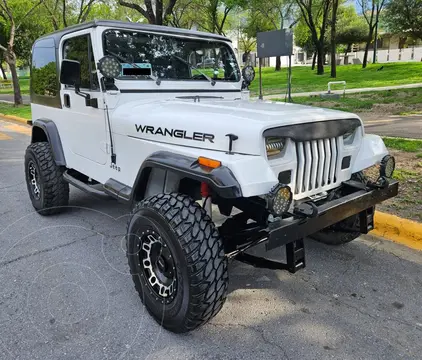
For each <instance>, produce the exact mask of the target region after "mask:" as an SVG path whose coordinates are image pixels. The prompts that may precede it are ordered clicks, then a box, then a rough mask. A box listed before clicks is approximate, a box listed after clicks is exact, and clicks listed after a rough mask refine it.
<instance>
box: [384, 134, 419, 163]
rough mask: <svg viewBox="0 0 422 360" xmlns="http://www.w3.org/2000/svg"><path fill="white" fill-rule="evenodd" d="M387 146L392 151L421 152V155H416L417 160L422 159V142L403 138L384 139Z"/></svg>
mask: <svg viewBox="0 0 422 360" xmlns="http://www.w3.org/2000/svg"><path fill="white" fill-rule="evenodd" d="M383 140H384V143H385V146H387V147H388V148H390V149H395V150H401V151H406V152H419V151H421V153H419V154H417V155H416V158H418V159H419V158H420V157H422V140H409V139H402V138H391V137H384V138H383Z"/></svg>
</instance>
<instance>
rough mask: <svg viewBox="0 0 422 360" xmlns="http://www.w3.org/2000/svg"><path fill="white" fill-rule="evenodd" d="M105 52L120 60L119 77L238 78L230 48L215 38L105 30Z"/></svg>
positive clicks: (230, 79) (221, 79)
mask: <svg viewBox="0 0 422 360" xmlns="http://www.w3.org/2000/svg"><path fill="white" fill-rule="evenodd" d="M104 55H113V56H115V57H117V58H118V60H119V61H120V62H121V63H122V72H121V75H120V77H119V79H150V78H151V75H152V76H155V77H157V78H159V79H164V80H165V79H168V80H202V81H204V80H205V81H207V78H208V80H209V78H211V79H213V80H215V81H235V82H237V81H240V71H239V67H238V64H237V61H236V58H235V56H234V54H233V51H232V49H231V48H230V47H229V46H228V45H227V44H225V43H223V42H219V41H215V40H206V39H199V40H198V39H189V38H181V37H174V36H170V35H160V34H148V33H142V32H137V31H130V30H106V31H105V32H104Z"/></svg>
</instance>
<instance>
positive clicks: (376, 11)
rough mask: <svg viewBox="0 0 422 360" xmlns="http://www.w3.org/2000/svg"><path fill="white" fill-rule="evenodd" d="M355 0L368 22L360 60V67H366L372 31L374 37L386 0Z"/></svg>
mask: <svg viewBox="0 0 422 360" xmlns="http://www.w3.org/2000/svg"><path fill="white" fill-rule="evenodd" d="M356 2H357V3H358V4H359V6H360V8H361V10H362V15H363V17H364V18H365V21H366V23H367V24H368V36H367V38H366V45H365V53H364V55H363V62H362V68H366V65H367V64H368V52H369V47H370V46H371V43H372V40H373V38H374V33H375V37H376V32H377V29H378V22H379V16H380V13H381V11H382V10H383V8H384V5H386V3H387V0H357V1H356ZM374 58H375V53H374Z"/></svg>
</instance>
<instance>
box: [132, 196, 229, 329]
mask: <svg viewBox="0 0 422 360" xmlns="http://www.w3.org/2000/svg"><path fill="white" fill-rule="evenodd" d="M146 231H152V232H155V233H157V234H159V235H160V239H161V241H162V242H163V243H164V244H166V246H167V247H168V249H169V250H170V252H171V254H172V255H173V261H174V266H175V273H176V275H175V277H176V280H177V281H176V286H175V288H176V291H175V295H174V298H173V299H172V300H171V302H170V303H166V302H167V301H169V300H168V299H163V298H160V297H157V295H156V294H154V292H152V291H151V288H150V284H149V283H147V281H148V280H147V276H146V275H145V269H144V266H143V263H142V261H140V255H139V254H140V251H142V240H141V239H142V238H141V236H142V234H144V233H145V232H146ZM139 249H141V250H139ZM127 257H128V262H129V267H130V271H131V274H132V278H133V281H134V283H135V289H136V290H137V292H138V293H139V296H140V298H141V300H142V302H143V303H144V305H145V307H146V309H147V310H148V312H149V313H150V314H151V315H152V317H153V318H154V319H155V320H156V321H157V322H158V323H159V324H160V325H162V326H163V327H164V328H166V329H167V330H170V331H172V332H176V333H184V332H188V331H191V330H193V329H195V328H197V327H198V326H200V325H202V324H204V323H206V322H207V321H209V320H210V319H211V318H213V317H214V316H215V315H216V314H217V313H218V312H219V311H220V310H221V308H222V306H223V304H224V302H225V300H226V297H227V288H228V273H227V259H226V257H225V254H224V249H223V241H222V238H221V237H220V235H219V233H218V231H217V229H216V227H215V225H214V223H213V222H212V220H211V218H210V217H209V216H208V215H207V214H206V212H205V210H204V209H203V208H201V207H200V206H199V205H198V204H197V203H196V202H195V201H194V200H193V199H192V198H190V197H189V196H187V195H184V194H179V193H171V194H158V195H155V196H152V197H150V198H148V199H145V200H143V201H141V202H139V203H138V204H137V205H136V206H135V207H134V209H133V212H132V216H131V218H130V219H129V222H128V228H127Z"/></svg>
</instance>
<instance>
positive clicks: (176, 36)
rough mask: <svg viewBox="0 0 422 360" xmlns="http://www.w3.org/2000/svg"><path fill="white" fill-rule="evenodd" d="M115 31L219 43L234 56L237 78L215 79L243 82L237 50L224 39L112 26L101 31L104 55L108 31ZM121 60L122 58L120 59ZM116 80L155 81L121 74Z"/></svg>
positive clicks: (231, 82)
mask: <svg viewBox="0 0 422 360" xmlns="http://www.w3.org/2000/svg"><path fill="white" fill-rule="evenodd" d="M110 30H111V31H113V30H117V31H123V32H124V31H127V32H136V33H141V34H146V35H157V36H165V37H168V38H178V39H187V40H198V41H203V42H204V43H208V44H217V45H218V46H220V47H225V48H226V49H227V51H228V53H229V55H230V56H231V57H232V59H233V60H234V61H235V63H236V67H237V80H227V79H221V78H220V79H218V78H216V79H214V80H215V81H216V82H217V83H222V84H239V83H241V82H242V71H241V67H240V64H239V62H238V60H237V58H236V54H235V51H234V50H233V48H232V46H231V45H230V42H229V41H224V40H219V39H213V38H205V37H201V36H195V35H192V36H190V35H178V34H168V33H165V32H159V31H145V30H137V29H136V30H135V29H129V28H127V29H126V28H120V27H110V28H106V29H104V30H103V31H102V32H101V52H102V55H103V56H105V55H107V50H106V47H105V46H106V44H105V42H106V33H107V32H108V31H110ZM119 61H120V60H119ZM159 79H160V81H162V82H173V81H174V82H181V81H189V82H194V83H209V81H208V80H207V79H205V78H204V79H192V78H191V79H188V78H186V79H182V78H170V79H169V78H165V77H163V78H161V77H160V78H159ZM116 80H118V81H154V80H153V79H152V78H151V77H147V76H146V77H144V78H141V77H138V78H131V77H123V76H120V77H118V78H116Z"/></svg>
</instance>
